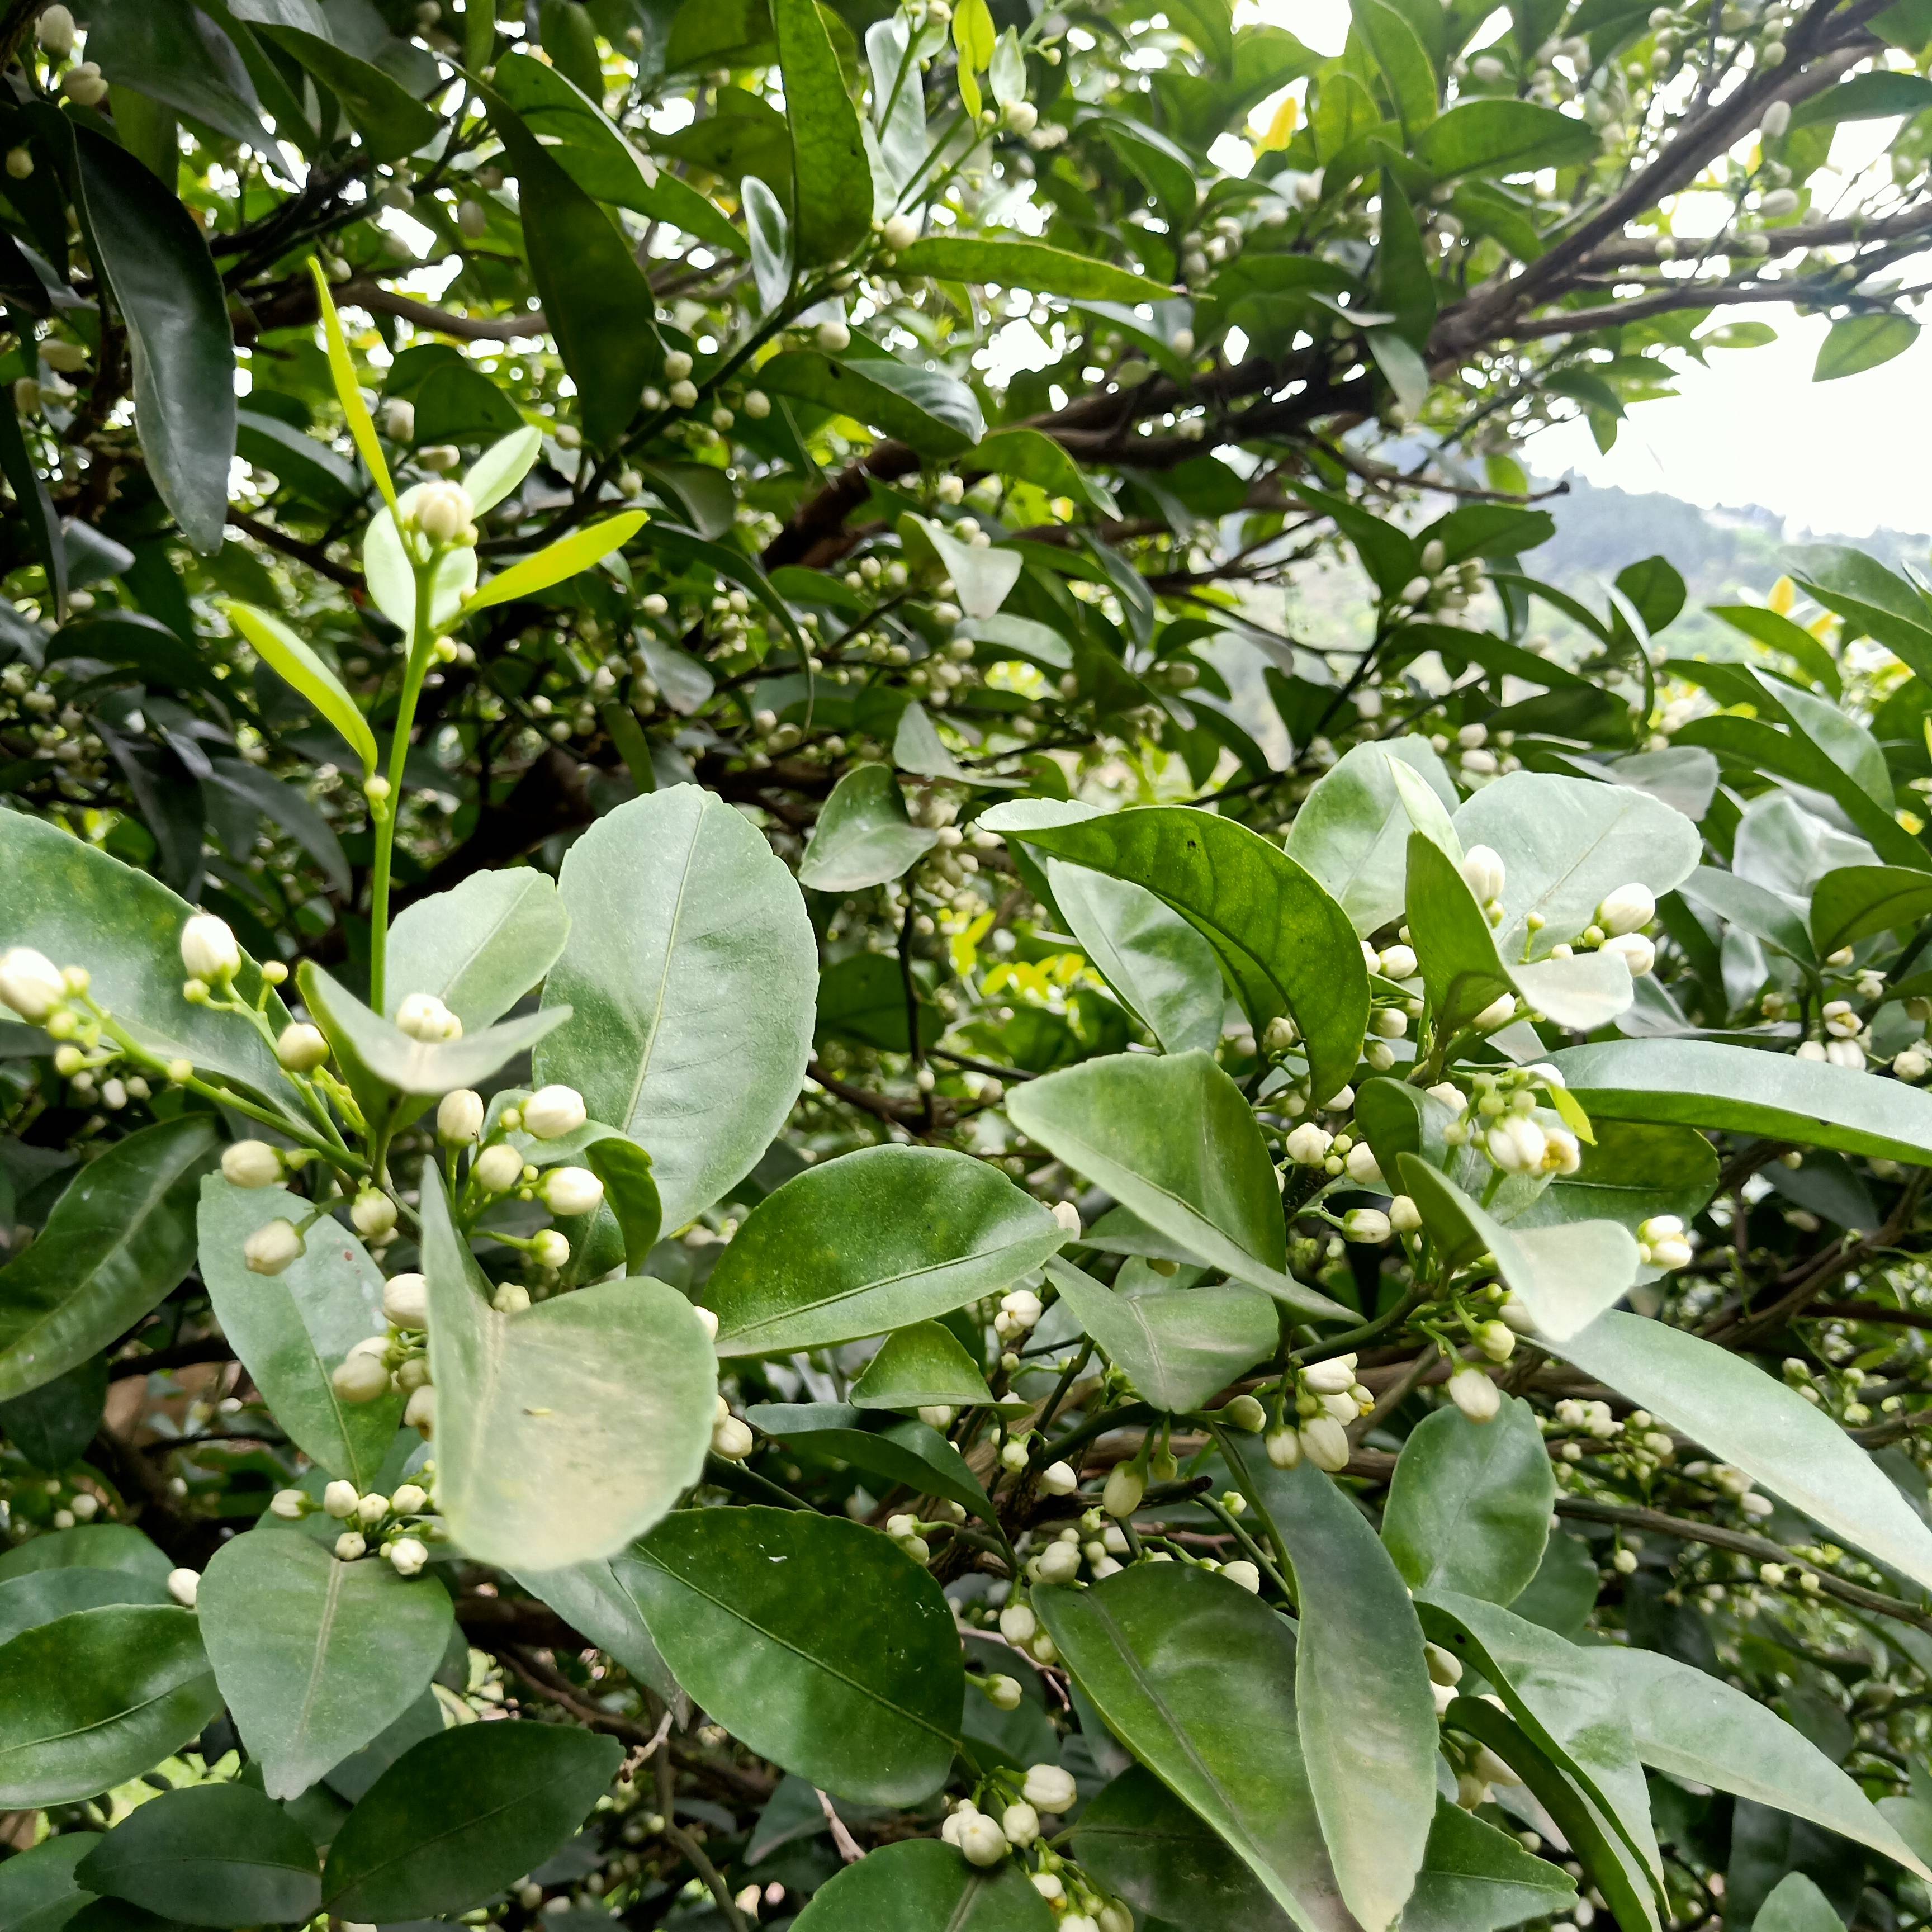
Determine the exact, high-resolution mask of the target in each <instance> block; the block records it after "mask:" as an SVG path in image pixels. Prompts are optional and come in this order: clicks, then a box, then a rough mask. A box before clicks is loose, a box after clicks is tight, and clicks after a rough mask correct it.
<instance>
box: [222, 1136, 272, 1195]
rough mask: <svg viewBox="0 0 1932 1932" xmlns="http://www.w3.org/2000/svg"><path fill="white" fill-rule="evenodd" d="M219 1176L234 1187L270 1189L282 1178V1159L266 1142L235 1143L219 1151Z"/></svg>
mask: <svg viewBox="0 0 1932 1932" xmlns="http://www.w3.org/2000/svg"><path fill="white" fill-rule="evenodd" d="M221 1175H222V1178H223V1180H224V1181H228V1182H229V1184H231V1185H233V1186H234V1187H274V1186H275V1184H276V1182H278V1181H280V1180H281V1178H282V1157H281V1155H280V1154H278V1153H277V1152H276V1151H275V1149H274V1148H272V1147H271V1146H270V1145H269V1143H268V1142H266V1141H236V1142H233V1143H232V1144H231V1145H229V1146H227V1147H225V1148H223V1149H222V1151H221Z"/></svg>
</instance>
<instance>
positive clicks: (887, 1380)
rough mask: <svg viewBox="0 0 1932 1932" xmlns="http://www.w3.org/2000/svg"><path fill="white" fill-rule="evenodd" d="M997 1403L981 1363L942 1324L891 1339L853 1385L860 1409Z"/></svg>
mask: <svg viewBox="0 0 1932 1932" xmlns="http://www.w3.org/2000/svg"><path fill="white" fill-rule="evenodd" d="M852 1400H853V1405H854V1406H856V1407H857V1408H859V1409H926V1408H929V1407H937V1406H946V1407H949V1408H953V1409H979V1408H983V1407H985V1406H987V1405H989V1404H990V1403H992V1400H993V1393H992V1390H990V1389H989V1388H987V1386H986V1376H984V1375H983V1373H981V1372H980V1367H979V1366H978V1364H977V1363H975V1362H974V1360H973V1358H972V1357H971V1355H968V1354H967V1352H966V1350H965V1346H964V1344H963V1343H962V1342H961V1341H960V1340H959V1337H958V1336H956V1335H955V1334H953V1331H952V1330H951V1329H950V1328H947V1326H946V1325H945V1323H944V1322H913V1324H912V1325H910V1327H909V1328H901V1329H899V1330H898V1331H897V1332H896V1333H895V1334H891V1335H888V1336H887V1337H886V1345H885V1346H884V1347H883V1348H882V1349H880V1351H879V1352H878V1353H877V1355H874V1357H873V1358H872V1359H871V1361H869V1362H868V1363H867V1364H865V1373H864V1374H863V1375H862V1376H860V1377H859V1379H858V1380H857V1381H856V1382H854V1383H853V1385H852Z"/></svg>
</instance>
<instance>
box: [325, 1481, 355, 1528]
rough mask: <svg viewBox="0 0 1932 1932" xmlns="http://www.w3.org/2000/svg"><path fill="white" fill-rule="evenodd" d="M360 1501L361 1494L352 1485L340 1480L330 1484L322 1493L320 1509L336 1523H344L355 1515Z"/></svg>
mask: <svg viewBox="0 0 1932 1932" xmlns="http://www.w3.org/2000/svg"><path fill="white" fill-rule="evenodd" d="M361 1501H362V1493H361V1492H360V1491H359V1490H357V1488H356V1485H355V1484H353V1483H345V1482H343V1481H340V1480H338V1481H335V1482H333V1483H331V1484H329V1487H328V1488H327V1489H326V1490H323V1493H322V1506H323V1508H324V1509H325V1510H326V1511H328V1513H329V1514H330V1515H331V1516H332V1517H335V1520H336V1521H337V1522H338V1523H347V1521H348V1520H349V1519H350V1517H352V1516H353V1515H354V1514H356V1505H357V1504H358V1503H359V1502H361Z"/></svg>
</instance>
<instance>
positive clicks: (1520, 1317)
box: [1496, 1295, 1536, 1335]
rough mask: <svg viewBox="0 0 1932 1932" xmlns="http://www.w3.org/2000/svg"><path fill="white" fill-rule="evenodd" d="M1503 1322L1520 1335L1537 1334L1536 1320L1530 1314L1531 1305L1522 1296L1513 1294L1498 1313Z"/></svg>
mask: <svg viewBox="0 0 1932 1932" xmlns="http://www.w3.org/2000/svg"><path fill="white" fill-rule="evenodd" d="M1496 1313H1497V1314H1498V1315H1499V1316H1501V1317H1502V1320H1503V1321H1504V1322H1505V1323H1506V1324H1507V1325H1508V1326H1509V1327H1510V1328H1511V1329H1512V1330H1514V1331H1515V1333H1516V1334H1519V1335H1534V1334H1535V1333H1536V1318H1535V1316H1533V1315H1532V1314H1531V1313H1530V1312H1529V1303H1528V1302H1526V1301H1524V1300H1523V1297H1522V1296H1521V1295H1511V1297H1510V1298H1509V1299H1508V1301H1505V1303H1504V1304H1503V1305H1502V1307H1501V1308H1499V1309H1498V1310H1497V1311H1496Z"/></svg>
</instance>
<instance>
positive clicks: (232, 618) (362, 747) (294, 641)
mask: <svg viewBox="0 0 1932 1932" xmlns="http://www.w3.org/2000/svg"><path fill="white" fill-rule="evenodd" d="M218 601H219V603H220V608H221V610H222V612H223V614H224V615H225V616H226V617H227V619H228V620H229V622H231V623H232V624H233V625H234V626H235V627H236V629H237V630H239V631H240V632H241V633H242V635H243V636H244V637H246V638H247V639H248V641H249V643H251V644H252V645H253V646H254V648H255V649H256V651H257V652H258V653H259V654H260V656H261V657H262V658H263V661H265V662H266V664H268V665H269V667H270V668H271V669H272V670H274V671H275V673H277V674H278V676H281V677H282V678H284V679H286V680H287V682H288V683H289V684H290V685H293V687H294V688H295V689H296V690H297V691H300V692H301V693H302V696H303V697H306V698H307V699H308V701H309V702H310V703H311V704H313V705H314V706H315V708H316V709H317V710H318V711H319V712H321V713H322V715H323V717H325V718H327V719H328V720H329V723H330V724H332V725H334V726H335V728H336V730H338V732H339V733H341V736H342V738H343V740H344V742H345V743H346V744H347V745H348V747H349V748H350V750H351V751H353V752H354V753H355V754H356V757H359V759H361V760H362V772H363V775H364V776H365V778H366V777H369V776H371V775H373V774H374V771H375V769H376V763H377V753H376V734H375V733H374V732H373V731H371V730H370V729H369V723H368V719H367V718H365V717H364V716H363V715H362V711H361V709H359V707H358V706H357V704H356V700H355V699H354V698H353V697H350V694H349V693H348V692H347V691H346V690H345V689H344V688H343V685H342V683H341V679H338V677H337V676H336V675H335V672H333V671H332V670H330V669H329V667H328V665H326V664H324V663H323V661H322V660H321V658H319V657H318V656H317V655H316V654H315V652H314V651H313V650H312V649H310V647H309V646H308V645H307V644H305V643H303V641H302V639H301V638H300V637H297V636H296V634H295V632H294V631H292V630H290V628H289V627H288V625H286V624H285V623H284V622H282V620H281V618H279V617H278V616H275V614H274V613H272V612H271V611H268V610H257V609H256V607H254V605H253V604H242V603H238V602H237V601H236V600H235V599H234V598H232V597H224V598H220V600H218Z"/></svg>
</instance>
